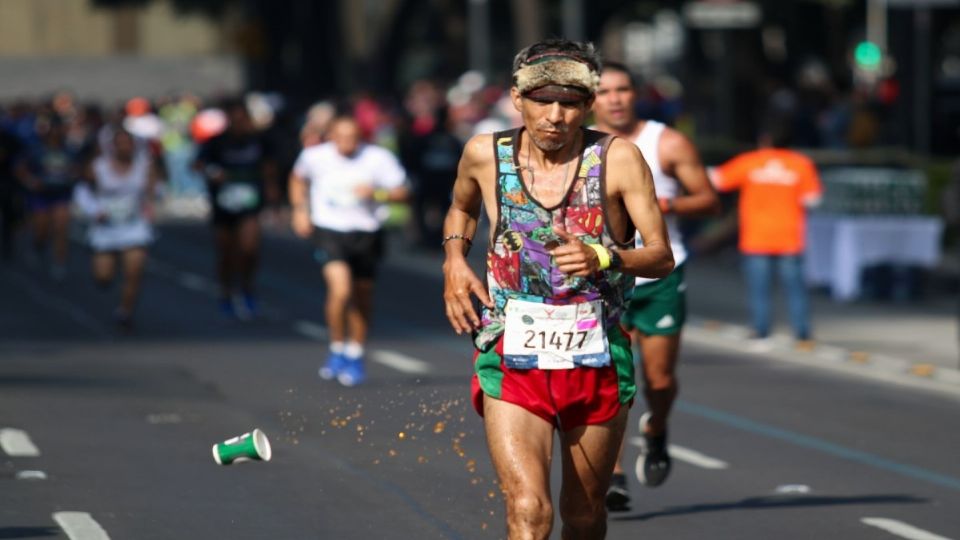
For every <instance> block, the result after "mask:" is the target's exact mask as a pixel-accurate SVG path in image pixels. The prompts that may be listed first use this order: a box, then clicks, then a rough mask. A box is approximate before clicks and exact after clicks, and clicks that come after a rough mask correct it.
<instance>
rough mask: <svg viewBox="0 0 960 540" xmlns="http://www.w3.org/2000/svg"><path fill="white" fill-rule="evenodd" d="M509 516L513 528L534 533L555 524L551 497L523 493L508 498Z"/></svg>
mask: <svg viewBox="0 0 960 540" xmlns="http://www.w3.org/2000/svg"><path fill="white" fill-rule="evenodd" d="M507 516H508V519H509V521H510V523H511V529H512V528H515V527H516V528H519V530H521V531H529V532H534V531H538V530H542V529H543V528H544V527H547V528H549V527H550V526H551V524H552V523H553V506H552V505H551V503H550V498H549V496H547V497H544V496H541V495H538V494H536V493H532V492H522V493H518V494H516V495H513V496H508V497H507Z"/></svg>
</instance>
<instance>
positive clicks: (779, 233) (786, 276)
mask: <svg viewBox="0 0 960 540" xmlns="http://www.w3.org/2000/svg"><path fill="white" fill-rule="evenodd" d="M789 135H790V133H789V129H788V128H786V127H784V126H775V127H773V128H772V129H770V130H769V131H767V132H766V133H765V134H764V135H762V136H761V137H760V148H759V149H757V150H754V151H751V152H746V153H744V154H741V155H739V156H736V157H735V158H733V159H731V160H730V161H728V162H727V163H724V164H723V165H721V166H720V167H718V168H717V169H716V170H715V171H714V175H713V178H712V180H713V182H714V185H715V186H716V188H717V189H718V190H719V191H734V190H740V204H739V209H738V211H739V218H740V252H741V253H742V254H743V271H744V274H745V276H746V282H747V289H748V294H749V301H750V311H751V317H752V319H753V330H754V337H755V338H757V339H758V341H756V348H757V349H758V350H763V349H769V342H767V341H766V338H767V337H768V336H769V334H770V319H771V296H772V294H771V289H772V277H773V271H774V267H776V268H777V269H778V270H779V273H780V281H781V283H782V286H783V288H784V290H785V291H786V294H787V305H788V308H789V313H790V322H791V325H792V327H793V333H794V337H795V338H796V339H797V341H798V346H801V347H804V346H809V344H810V340H811V338H812V334H811V328H810V308H809V302H808V299H807V290H806V287H805V285H804V281H803V264H802V258H803V251H804V237H805V226H806V210H807V209H808V208H811V207H813V206H816V205H817V204H818V203H819V202H820V197H821V194H822V192H823V188H822V187H821V185H820V178H819V176H818V174H817V169H816V167H815V166H814V164H813V162H812V161H811V160H810V159H809V158H807V157H806V156H804V155H802V154H800V153H798V152H794V151H792V150H788V149H787V148H786V146H787V145H788V144H789Z"/></svg>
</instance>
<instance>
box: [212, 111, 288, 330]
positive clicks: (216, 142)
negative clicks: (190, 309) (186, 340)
mask: <svg viewBox="0 0 960 540" xmlns="http://www.w3.org/2000/svg"><path fill="white" fill-rule="evenodd" d="M225 109H226V113H227V117H228V118H229V122H230V123H229V125H228V127H227V129H226V131H224V132H223V133H221V134H220V135H217V136H216V137H214V138H212V139H210V140H209V141H207V142H206V143H205V144H204V145H203V146H202V147H201V148H200V153H199V155H198V156H197V160H196V163H195V164H194V167H195V168H196V169H197V170H199V171H201V172H202V173H203V174H204V175H205V176H206V178H207V189H208V191H209V193H210V205H211V207H212V209H213V212H212V217H213V227H214V231H215V235H216V248H217V277H218V280H219V282H220V311H221V312H222V313H223V314H224V315H227V316H230V317H237V318H240V319H246V318H250V317H252V316H255V315H256V311H257V302H256V296H255V294H254V286H255V278H256V272H257V265H258V263H259V259H260V221H259V216H260V211H261V210H262V209H263V207H264V203H265V202H266V203H269V204H277V203H279V197H280V189H279V185H278V183H277V182H278V179H277V162H276V159H275V156H274V149H273V146H272V145H271V144H270V141H269V139H267V138H266V137H265V136H264V134H262V133H260V132H259V131H258V130H257V128H256V126H254V124H253V120H252V119H251V117H250V112H249V111H248V110H247V106H246V104H244V102H243V101H232V102H230V103H228V104H227V105H226V107H225ZM238 285H239V292H240V297H239V298H235V296H236V292H237V289H238Z"/></svg>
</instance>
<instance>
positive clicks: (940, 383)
mask: <svg viewBox="0 0 960 540" xmlns="http://www.w3.org/2000/svg"><path fill="white" fill-rule="evenodd" d="M684 336H685V337H687V338H690V339H692V340H693V341H700V342H704V344H708V345H710V344H712V345H724V346H726V347H728V348H734V349H737V350H740V351H742V352H744V353H747V354H748V355H750V356H752V357H757V358H768V359H774V360H785V361H790V362H794V363H801V364H804V365H808V366H812V367H822V368H827V369H834V370H837V369H839V370H841V371H844V372H846V373H852V374H861V375H870V376H874V377H875V378H882V379H884V380H887V381H890V382H896V383H901V384H907V385H910V386H923V387H929V388H933V389H936V390H940V391H945V392H947V393H950V394H953V395H955V396H957V397H960V371H958V370H956V369H953V368H949V367H944V366H938V365H935V364H931V363H929V362H917V361H911V360H907V359H904V358H898V357H894V356H889V355H885V354H881V353H876V352H872V351H864V350H854V349H846V348H844V347H838V346H836V345H831V344H829V343H815V344H814V345H813V347H812V348H810V349H809V350H802V349H799V348H797V347H796V345H795V344H794V342H793V340H792V339H790V337H789V336H786V335H775V336H772V338H771V340H770V343H769V345H770V350H768V351H762V352H757V351H752V350H749V346H750V343H749V342H748V341H747V338H748V337H749V336H750V329H749V328H748V327H746V326H743V325H737V324H730V323H725V322H721V321H717V320H713V319H703V318H691V319H689V320H688V321H687V327H686V329H685V333H684Z"/></svg>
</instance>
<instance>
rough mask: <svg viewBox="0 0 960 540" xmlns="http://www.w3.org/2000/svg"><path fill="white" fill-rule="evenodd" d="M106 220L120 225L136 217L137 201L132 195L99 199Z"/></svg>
mask: <svg viewBox="0 0 960 540" xmlns="http://www.w3.org/2000/svg"><path fill="white" fill-rule="evenodd" d="M101 203H102V205H103V210H104V213H106V215H107V221H109V222H110V223H111V224H114V225H120V224H123V223H128V222H130V221H133V220H134V219H136V217H137V203H138V201H137V200H136V199H135V198H133V197H110V198H104V199H101Z"/></svg>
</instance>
